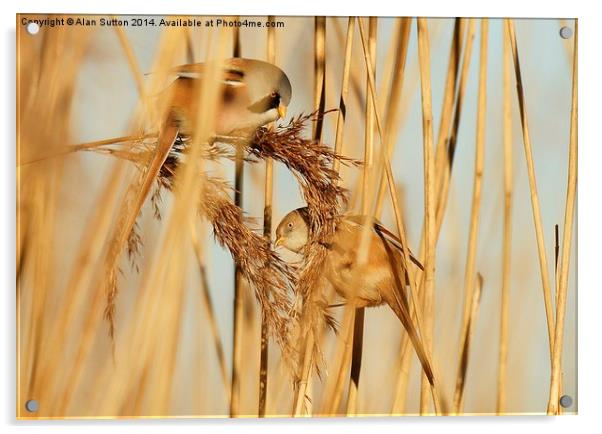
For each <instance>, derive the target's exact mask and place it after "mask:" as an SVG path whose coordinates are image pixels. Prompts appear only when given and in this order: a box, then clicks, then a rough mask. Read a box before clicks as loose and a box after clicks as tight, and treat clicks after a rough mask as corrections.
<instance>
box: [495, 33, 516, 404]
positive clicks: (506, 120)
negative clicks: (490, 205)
mask: <svg viewBox="0 0 602 434" xmlns="http://www.w3.org/2000/svg"><path fill="white" fill-rule="evenodd" d="M503 27H504V30H503V34H502V39H503V52H502V55H503V61H502V69H503V71H502V75H503V121H502V124H503V130H502V136H503V137H502V140H503V143H504V179H503V182H504V235H503V241H502V288H501V292H502V294H501V300H500V349H499V355H498V381H497V400H496V413H497V414H498V415H499V414H502V413H504V411H505V409H506V379H507V371H508V309H509V303H510V260H511V256H510V255H511V253H512V244H511V242H512V189H513V180H512V111H511V108H512V106H511V101H510V97H511V95H510V68H511V65H510V41H509V39H508V28H507V27H506V26H503Z"/></svg>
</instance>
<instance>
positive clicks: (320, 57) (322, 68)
mask: <svg viewBox="0 0 602 434" xmlns="http://www.w3.org/2000/svg"><path fill="white" fill-rule="evenodd" d="M325 72H326V17H315V19H314V110H317V111H318V114H319V116H318V118H319V120H318V121H317V122H315V123H314V125H313V138H314V140H318V141H319V140H321V138H322V125H323V119H322V116H321V115H322V114H323V113H324V105H325V103H326V74H325ZM316 338H317V337H316V336H314V333H313V329H312V328H310V330H309V332H308V334H307V336H306V337H305V339H304V342H303V345H302V348H303V351H302V352H301V360H302V363H301V377H300V379H299V383H298V389H297V391H296V393H295V397H294V400H293V416H294V417H298V416H302V415H303V412H304V409H305V408H306V406H305V403H306V401H307V402H308V403H311V397H308V388H309V387H310V385H309V383H310V381H311V371H312V363H313V362H312V353H313V350H312V349H313V347H314V343H315V340H316ZM308 398H309V399H308Z"/></svg>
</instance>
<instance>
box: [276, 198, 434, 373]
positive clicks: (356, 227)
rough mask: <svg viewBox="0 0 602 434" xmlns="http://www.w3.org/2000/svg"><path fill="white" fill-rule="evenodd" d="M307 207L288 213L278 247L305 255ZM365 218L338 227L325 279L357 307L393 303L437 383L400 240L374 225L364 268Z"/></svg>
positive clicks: (280, 229) (349, 219) (346, 219)
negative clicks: (413, 312)
mask: <svg viewBox="0 0 602 434" xmlns="http://www.w3.org/2000/svg"><path fill="white" fill-rule="evenodd" d="M308 218H309V216H308V212H307V208H299V209H296V210H294V211H291V212H290V213H288V214H287V215H286V216H285V217H284V218H283V219H282V221H281V222H280V224H279V225H278V227H277V228H276V241H275V245H276V246H282V247H285V248H286V249H288V250H291V251H293V252H296V253H301V254H303V252H304V248H305V246H306V245H307V243H308V242H309V240H310V233H309V227H310V225H309V220H308ZM365 221H366V219H365V218H364V217H362V216H344V217H343V218H342V219H341V221H340V223H339V224H338V226H337V228H336V232H335V235H334V238H333V240H332V241H331V242H329V243H328V245H327V247H328V249H329V251H330V253H329V255H328V257H327V260H326V264H325V269H324V277H325V278H326V279H327V280H328V282H330V284H331V285H332V286H333V287H334V289H335V290H336V292H337V293H338V294H339V295H340V296H342V297H343V298H345V299H346V300H347V302H348V303H351V304H353V305H354V306H356V307H370V306H379V305H381V304H383V303H387V304H388V305H389V306H390V307H391V309H392V310H393V312H395V315H397V317H398V318H399V320H400V321H401V323H402V325H403V326H404V328H405V329H406V331H407V332H408V335H409V336H410V339H411V340H412V343H413V345H414V348H415V349H416V353H417V355H418V357H419V359H420V361H421V363H422V366H423V369H424V371H425V373H426V375H427V377H428V378H429V381H431V384H432V381H433V379H432V377H433V374H432V369H431V366H430V363H429V362H428V358H427V355H426V353H425V352H424V349H423V345H422V343H421V342H420V338H419V337H418V333H417V332H416V329H415V327H414V324H413V322H412V320H411V317H410V313H409V304H408V299H407V295H406V291H405V287H406V281H407V279H408V273H407V270H405V269H404V267H403V263H404V262H403V261H402V246H401V242H400V240H399V239H398V238H397V237H395V235H394V234H393V233H391V232H390V231H388V230H387V229H386V228H385V227H384V226H383V225H382V224H380V223H379V222H378V221H373V222H372V227H371V228H370V234H369V235H370V240H369V243H368V246H367V248H368V249H369V252H368V256H367V258H368V259H367V261H366V262H365V263H364V264H359V263H358V261H357V255H358V248H359V246H360V244H361V238H362V231H363V227H364V226H363V225H364V224H365V223H364V222H365ZM410 260H411V262H413V263H414V265H416V266H417V267H419V268H422V265H421V264H420V262H419V261H418V260H417V259H416V258H415V257H414V256H413V255H412V254H410Z"/></svg>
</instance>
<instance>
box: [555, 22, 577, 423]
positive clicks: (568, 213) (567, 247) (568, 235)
mask: <svg viewBox="0 0 602 434" xmlns="http://www.w3.org/2000/svg"><path fill="white" fill-rule="evenodd" d="M577 33H578V23H577V20H575V36H574V38H575V42H574V48H573V88H572V95H571V99H572V101H571V127H570V141H569V167H568V179H567V189H566V204H565V211H564V228H563V230H562V232H563V234H562V256H561V259H560V273H559V275H558V277H559V279H558V280H559V282H558V303H557V305H556V324H555V326H556V327H555V330H554V351H553V353H552V374H551V380H550V399H549V401H548V414H556V413H557V412H558V410H559V406H558V403H559V395H560V388H561V387H562V350H563V343H564V317H565V312H566V303H567V300H566V299H567V292H568V281H569V266H570V260H571V243H572V236H573V220H574V214H575V201H576V191H577V133H578V131H577V102H578V99H577V96H578V93H577V84H578V83H577V80H578V69H577V68H578V67H577V65H578V62H577V54H578V53H577Z"/></svg>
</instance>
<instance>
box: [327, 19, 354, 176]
mask: <svg viewBox="0 0 602 434" xmlns="http://www.w3.org/2000/svg"><path fill="white" fill-rule="evenodd" d="M354 31H355V17H349V20H348V22H347V39H346V40H345V59H344V61H343V79H342V84H341V99H340V100H339V111H338V112H337V126H336V130H335V139H334V152H335V153H337V154H341V151H342V149H343V132H344V130H345V119H346V118H347V96H348V94H349V72H350V71H351V53H352V48H353V33H354ZM340 164H341V163H340V161H339V160H338V159H336V158H335V159H334V161H333V163H332V168H333V169H334V170H335V171H337V172H338V171H339V167H340Z"/></svg>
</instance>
